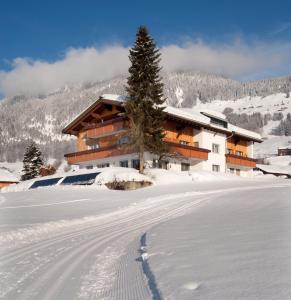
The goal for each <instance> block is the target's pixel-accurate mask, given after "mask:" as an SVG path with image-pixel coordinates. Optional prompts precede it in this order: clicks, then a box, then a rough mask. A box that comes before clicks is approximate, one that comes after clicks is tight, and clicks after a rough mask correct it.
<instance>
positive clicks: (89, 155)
mask: <svg viewBox="0 0 291 300" xmlns="http://www.w3.org/2000/svg"><path fill="white" fill-rule="evenodd" d="M133 152H134V151H133V149H132V148H130V147H128V146H126V145H123V146H120V145H112V146H108V147H102V148H99V149H90V150H85V151H79V152H74V153H68V154H65V157H66V158H67V161H68V163H69V164H71V165H74V164H78V163H80V162H84V161H90V160H96V159H102V158H106V157H112V156H118V155H125V154H130V153H133Z"/></svg>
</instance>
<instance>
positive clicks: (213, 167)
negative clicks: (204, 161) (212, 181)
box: [212, 165, 220, 172]
mask: <svg viewBox="0 0 291 300" xmlns="http://www.w3.org/2000/svg"><path fill="white" fill-rule="evenodd" d="M212 171H213V172H220V166H219V165H212Z"/></svg>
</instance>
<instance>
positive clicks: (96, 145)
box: [89, 143, 100, 150]
mask: <svg viewBox="0 0 291 300" xmlns="http://www.w3.org/2000/svg"><path fill="white" fill-rule="evenodd" d="M89 148H90V149H91V150H95V149H99V148H100V145H99V144H98V143H96V144H93V145H90V146H89Z"/></svg>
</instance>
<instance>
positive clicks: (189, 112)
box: [65, 94, 262, 141]
mask: <svg viewBox="0 0 291 300" xmlns="http://www.w3.org/2000/svg"><path fill="white" fill-rule="evenodd" d="M102 99H103V100H110V101H116V102H119V103H121V104H122V103H124V102H125V101H126V100H127V97H126V96H123V95H116V94H103V95H102V96H101V97H100V98H99V100H102ZM95 103H96V102H95ZM93 105H94V104H92V105H91V106H89V107H88V108H86V109H85V110H84V111H83V112H82V113H81V114H80V115H79V116H81V115H82V114H84V113H86V111H88V110H89V109H90V107H92V106H93ZM164 111H165V112H166V113H167V114H169V115H172V116H175V117H177V118H180V119H184V120H188V121H191V122H194V123H198V124H201V125H207V126H208V127H210V128H213V129H214V130H223V131H224V132H226V133H231V132H234V134H237V135H240V136H243V137H246V138H249V139H253V140H256V141H261V139H262V138H261V135H260V134H258V133H256V132H253V131H250V130H246V129H243V128H240V127H237V126H235V125H232V124H230V123H228V127H227V128H223V127H220V126H218V125H216V124H212V123H211V117H214V118H217V119H220V120H222V121H225V122H226V123H227V120H226V116H225V115H224V114H222V113H220V112H217V111H213V110H209V109H203V110H195V109H194V108H177V107H172V106H166V108H165V110H164ZM73 122H74V121H72V122H71V123H73ZM71 123H70V124H71ZM70 124H69V125H70ZM69 125H67V126H66V127H65V128H67V127H68V126H69Z"/></svg>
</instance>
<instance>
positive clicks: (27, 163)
mask: <svg viewBox="0 0 291 300" xmlns="http://www.w3.org/2000/svg"><path fill="white" fill-rule="evenodd" d="M42 166H43V159H42V153H41V151H40V149H39V148H38V147H37V145H36V144H35V142H31V143H30V144H29V145H28V147H27V148H26V150H25V153H24V158H23V169H22V172H23V175H22V176H21V180H29V179H33V178H35V177H37V176H38V175H39V171H40V168H41V167H42Z"/></svg>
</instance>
